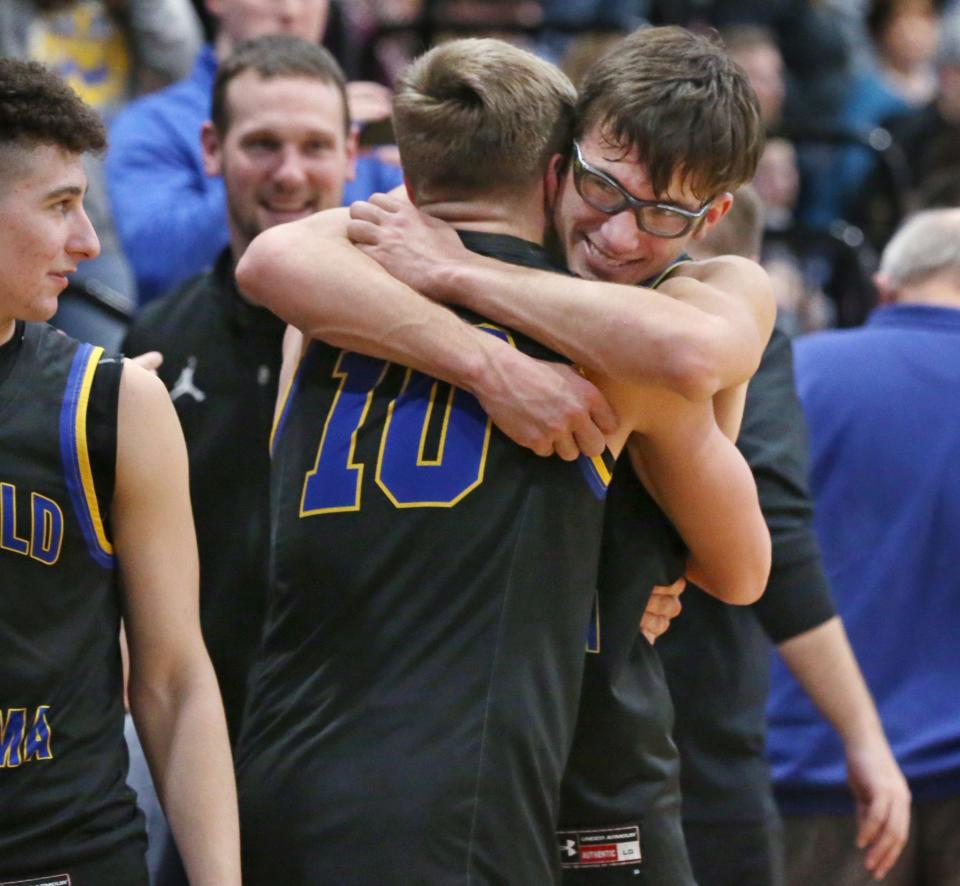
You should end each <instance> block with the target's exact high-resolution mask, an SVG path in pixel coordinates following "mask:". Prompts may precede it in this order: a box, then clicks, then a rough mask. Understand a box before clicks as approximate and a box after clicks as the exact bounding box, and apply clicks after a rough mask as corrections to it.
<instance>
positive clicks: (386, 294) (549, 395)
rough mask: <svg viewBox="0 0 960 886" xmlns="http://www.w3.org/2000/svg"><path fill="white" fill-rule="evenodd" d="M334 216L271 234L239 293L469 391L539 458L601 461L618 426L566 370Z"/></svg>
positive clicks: (354, 346) (309, 331) (247, 263)
mask: <svg viewBox="0 0 960 886" xmlns="http://www.w3.org/2000/svg"><path fill="white" fill-rule="evenodd" d="M346 221H347V215H346V210H339V209H334V210H330V211H328V212H323V213H318V214H317V215H314V216H311V217H309V218H306V219H303V220H302V221H298V222H294V223H292V224H286V225H279V226H277V227H275V228H271V229H270V230H268V231H265V232H264V233H263V234H261V235H260V236H259V237H257V238H256V239H255V240H254V241H253V243H251V244H250V246H249V248H248V249H247V251H246V253H245V254H244V255H243V257H242V258H241V260H240V262H239V264H238V266H237V281H238V284H239V286H240V288H241V289H242V290H243V291H244V292H245V293H246V294H247V295H249V296H250V297H251V298H252V299H254V300H255V301H256V302H258V303H260V304H262V305H264V306H265V307H267V308H269V309H270V310H271V311H273V313H275V314H276V315H277V316H279V317H280V318H281V319H283V320H285V321H286V322H287V323H290V324H291V325H293V326H295V327H297V328H298V329H300V330H301V331H302V332H303V333H304V335H306V336H307V337H308V338H316V339H320V340H322V341H325V342H327V343H328V344H331V345H334V346H335V347H340V348H346V349H349V350H353V351H358V352H359V353H363V354H369V355H370V356H373V357H379V358H381V359H385V360H391V361H393V362H396V363H401V364H403V365H405V366H410V367H413V368H414V369H418V370H420V371H422V372H425V373H427V374H428V375H432V376H434V377H435V378H439V379H442V380H444V381H448V382H451V383H452V384H455V385H457V386H459V387H461V388H464V389H465V390H468V391H470V392H471V393H472V394H474V395H475V396H476V397H477V399H478V400H479V401H480V403H481V405H482V406H483V407H484V409H485V410H486V412H487V414H488V415H490V417H491V418H492V419H493V421H494V422H495V423H496V425H497V426H498V427H499V428H500V430H502V431H503V432H504V433H505V434H507V436H509V437H510V438H511V439H513V440H514V441H515V442H517V443H519V444H520V445H522V446H527V447H529V448H531V449H533V450H534V451H535V452H537V453H538V454H540V455H552V454H553V453H554V451H556V452H557V454H559V455H561V456H562V457H564V458H576V456H577V455H578V454H579V452H581V451H582V452H584V453H586V454H589V455H598V454H599V453H600V452H602V451H603V448H604V440H603V433H604V432H606V431H609V430H611V429H612V428H614V427H615V426H616V417H615V416H614V415H613V412H612V410H611V409H610V407H609V405H608V404H607V402H606V401H605V400H604V399H603V397H602V396H601V395H600V393H599V391H597V389H596V388H595V387H594V386H593V385H592V384H590V383H589V382H588V381H586V379H583V378H581V377H580V376H579V375H578V374H577V373H576V372H575V371H574V370H572V369H571V368H570V367H568V366H563V365H560V364H557V363H547V362H543V361H540V360H533V359H531V358H530V357H528V356H526V355H524V354H522V353H520V352H519V351H518V350H517V349H515V348H513V347H511V346H510V345H508V344H507V343H506V342H504V341H503V340H502V339H500V338H498V337H497V336H493V335H489V334H487V333H485V332H483V331H482V330H481V329H480V328H479V327H476V326H472V325H470V324H469V323H466V322H464V321H463V320H461V319H460V318H459V317H457V315H456V314H454V313H453V312H452V311H450V310H449V309H448V308H445V307H443V306H442V305H438V304H435V303H434V302H431V301H430V300H429V299H426V298H424V297H423V296H422V295H420V294H419V293H417V292H415V291H414V290H412V289H410V288H409V287H408V286H406V285H405V284H403V283H401V282H400V281H399V280H395V279H394V278H393V277H391V276H390V275H389V274H388V273H387V272H386V271H384V270H383V268H381V267H380V266H379V265H378V264H377V263H376V262H375V261H373V259H371V258H368V257H367V256H365V255H363V254H362V253H361V252H360V251H359V250H358V249H356V248H355V247H354V246H352V245H351V244H350V242H349V241H348V240H347V239H346V237H345V236H344V235H343V231H344V230H345V228H346Z"/></svg>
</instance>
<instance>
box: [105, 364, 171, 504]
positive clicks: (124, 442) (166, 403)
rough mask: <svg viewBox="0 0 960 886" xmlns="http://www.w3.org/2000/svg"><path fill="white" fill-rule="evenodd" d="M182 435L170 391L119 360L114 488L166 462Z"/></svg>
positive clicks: (145, 374) (123, 485) (149, 373)
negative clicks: (120, 364) (120, 368)
mask: <svg viewBox="0 0 960 886" xmlns="http://www.w3.org/2000/svg"><path fill="white" fill-rule="evenodd" d="M182 440H183V435H182V432H181V431H180V423H179V421H178V419H177V414H176V412H175V411H174V408H173V403H172V402H171V400H170V394H169V393H168V392H167V389H166V387H164V384H163V382H162V381H161V380H160V379H159V378H158V377H157V376H156V375H154V374H153V373H152V372H148V371H147V370H146V369H143V368H142V367H140V366H138V365H137V364H136V363H133V362H132V361H131V360H124V361H123V372H122V374H121V376H120V407H119V411H118V415H117V484H118V490H120V489H122V488H124V487H125V486H126V485H127V483H131V482H132V483H134V485H137V483H138V482H139V481H136V475H137V472H138V471H139V472H142V471H144V470H149V469H150V468H151V466H158V465H162V464H165V463H166V462H167V461H169V457H170V456H171V454H172V453H171V448H173V450H179V448H180V447H181V446H182Z"/></svg>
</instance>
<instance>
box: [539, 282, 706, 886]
mask: <svg viewBox="0 0 960 886" xmlns="http://www.w3.org/2000/svg"><path fill="white" fill-rule="evenodd" d="M671 267H673V266H671ZM664 276H665V275H661V277H660V279H663V278H664ZM658 282H659V280H657V281H651V282H648V283H647V284H646V285H648V286H651V285H656V283H658ZM685 557H686V549H685V547H684V545H683V542H682V540H681V539H680V537H679V535H678V534H677V532H676V530H675V529H674V528H673V525H672V524H671V523H670V522H669V520H668V519H667V517H666V516H665V515H664V514H663V512H662V511H661V510H660V508H659V507H658V506H657V504H656V503H655V502H654V500H653V499H652V498H651V497H650V495H649V493H648V492H647V491H646V489H645V488H644V486H643V484H642V483H641V482H640V481H639V480H638V479H637V477H636V474H635V473H634V471H633V467H632V466H631V464H630V460H629V459H628V458H626V457H625V458H623V459H621V460H620V461H619V462H618V464H617V466H616V469H615V471H614V475H613V480H612V482H611V484H610V488H609V491H608V495H607V501H606V513H605V517H604V529H603V544H602V548H601V559H600V570H599V576H598V583H597V584H598V595H597V601H598V607H597V618H596V622H595V624H594V626H593V630H592V631H591V637H590V640H589V641H588V649H587V657H586V665H585V670H584V679H583V691H582V693H581V697H580V712H579V716H578V719H577V727H576V733H575V738H574V743H573V747H572V748H571V752H570V758H569V761H568V765H567V771H566V772H565V774H564V779H563V788H562V793H561V812H560V822H559V827H558V838H559V848H560V861H561V864H562V866H563V882H564V884H567V883H570V884H579V883H581V882H582V883H584V884H600V883H602V884H613V883H631V882H643V883H649V884H651V886H653V884H657V886H660V884H664V886H668V884H669V886H680V884H683V883H686V882H692V879H691V878H690V875H689V866H688V862H687V859H686V854H685V851H684V848H683V835H682V830H681V822H680V781H679V776H680V769H679V755H678V753H677V748H676V745H675V744H674V741H673V738H672V736H671V733H672V729H673V706H672V704H671V701H670V694H669V691H668V688H667V683H666V678H665V675H664V672H663V668H662V666H661V664H660V659H659V657H658V655H657V653H656V651H655V649H654V647H653V646H651V645H650V644H649V643H648V642H647V640H646V638H645V637H644V636H643V635H642V634H641V633H640V632H639V624H640V619H641V617H642V615H643V611H644V609H645V608H646V605H647V601H648V600H649V597H650V594H651V592H652V590H653V586H654V585H665V584H671V583H672V582H674V581H675V580H676V579H677V578H679V577H680V576H681V575H682V574H683V570H684V565H685ZM639 876H642V877H643V879H641V880H638V879H637V877H639Z"/></svg>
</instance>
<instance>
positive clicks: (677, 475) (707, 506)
mask: <svg viewBox="0 0 960 886" xmlns="http://www.w3.org/2000/svg"><path fill="white" fill-rule="evenodd" d="M598 384H599V385H600V388H601V390H602V391H603V392H604V394H605V395H606V396H607V397H608V399H609V400H610V402H611V403H612V404H613V405H614V408H615V409H616V410H617V412H618V414H619V415H621V416H622V418H623V426H622V428H621V431H620V433H619V434H618V435H614V436H613V437H611V438H610V445H611V449H613V451H614V452H616V451H618V445H623V437H622V436H621V435H622V433H623V431H624V430H633V431H635V433H632V434H631V435H630V436H629V438H628V439H627V441H626V446H627V450H628V453H629V457H630V459H631V461H632V463H633V467H634V469H635V470H636V472H637V476H638V477H639V478H640V479H641V480H642V481H643V484H644V485H645V486H646V488H647V490H648V491H649V492H650V494H651V495H652V496H653V497H654V499H656V501H657V503H658V504H659V505H660V507H661V508H663V510H664V512H665V513H666V514H667V516H668V517H669V518H670V519H671V521H672V522H673V524H674V526H676V528H677V531H678V532H679V533H680V535H681V537H682V538H683V540H684V542H685V543H686V545H687V547H688V549H689V552H690V554H689V559H688V564H687V577H688V578H690V579H691V580H692V581H695V582H696V583H697V584H698V585H700V586H701V587H702V588H704V589H705V590H706V591H708V592H709V593H711V594H713V595H714V596H715V597H717V598H719V599H720V600H723V601H724V602H726V603H733V604H748V603H753V602H754V601H755V600H757V599H758V598H759V597H760V595H761V594H762V593H763V590H764V588H765V587H766V584H767V579H768V577H769V573H770V533H769V531H768V530H767V526H766V523H765V521H764V519H763V514H762V512H761V511H760V502H759V499H758V496H757V486H756V483H755V481H754V479H753V474H752V473H751V472H750V468H749V466H748V465H747V463H746V461H745V460H744V458H743V456H742V455H741V454H740V452H739V451H738V450H737V448H736V447H735V446H734V445H733V443H732V442H731V441H730V440H729V439H727V438H726V437H725V436H724V435H723V433H722V432H721V431H720V428H719V427H718V426H717V423H716V421H715V420H714V416H713V407H712V404H711V402H710V401H709V400H707V401H701V402H692V401H690V400H686V399H685V398H683V397H681V396H680V395H679V394H675V393H673V392H672V391H667V390H665V389H662V388H636V387H635V386H630V385H620V384H616V383H613V382H610V381H609V380H606V381H604V380H598Z"/></svg>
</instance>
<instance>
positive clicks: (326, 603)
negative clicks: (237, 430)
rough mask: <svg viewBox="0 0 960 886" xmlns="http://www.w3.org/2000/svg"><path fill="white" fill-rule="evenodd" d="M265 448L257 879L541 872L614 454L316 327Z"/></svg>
mask: <svg viewBox="0 0 960 886" xmlns="http://www.w3.org/2000/svg"><path fill="white" fill-rule="evenodd" d="M462 236H463V238H464V240H465V242H466V243H467V245H468V246H470V247H471V248H473V249H474V250H475V251H478V252H484V253H486V254H489V255H493V256H495V257H498V258H502V259H504V260H508V261H513V262H514V263H517V264H523V265H527V266H530V267H541V268H547V267H549V264H548V262H547V259H546V257H545V254H544V253H543V251H542V250H541V249H540V247H538V246H535V245H534V244H532V243H528V242H526V241H523V240H519V239H516V238H513V237H507V236H502V235H493V234H476V233H475V234H463V235H462ZM472 319H474V320H475V321H477V322H479V320H480V318H472ZM489 332H490V334H492V335H499V336H501V337H504V338H506V339H508V340H509V341H511V342H512V343H513V344H515V345H516V346H517V347H519V348H521V349H522V350H523V351H525V352H527V353H529V354H531V355H533V356H537V357H546V358H548V359H560V358H558V357H556V355H554V354H551V353H550V352H548V351H546V350H545V349H544V348H543V347H542V346H540V345H537V344H536V343H534V342H532V341H530V340H527V339H525V338H523V337H522V336H519V335H514V334H512V333H510V332H508V331H506V330H502V329H496V328H492V327H491V328H490V329H489ZM273 457H274V465H273V482H272V511H273V514H272V516H273V521H274V527H273V533H274V537H273V555H274V557H273V566H272V569H273V576H272V587H271V599H270V602H269V612H268V617H267V625H266V630H265V636H264V641H263V648H262V650H261V655H260V660H259V662H258V666H257V667H256V669H255V671H254V674H253V676H252V680H251V692H250V698H249V701H248V706H247V719H246V722H245V726H244V730H243V734H242V737H241V741H240V748H239V751H238V768H239V785H240V796H241V819H242V826H243V838H244V839H243V845H244V852H245V869H244V875H245V877H244V879H245V882H247V883H252V884H260V883H263V884H266V883H271V884H273V883H278V882H284V883H298V884H299V883H302V884H307V883H337V884H340V886H344V884H353V883H368V884H373V883H376V884H381V883H391V882H395V883H431V884H441V883H447V882H468V881H477V882H497V883H517V884H531V883H546V882H550V881H551V880H552V879H553V878H554V877H555V876H556V874H557V857H556V845H555V838H554V836H553V827H554V821H555V818H556V814H557V804H558V786H559V782H560V777H561V775H562V771H563V766H564V762H565V759H566V756H567V752H568V750H569V746H570V743H571V740H572V735H573V725H574V722H575V719H576V713H577V698H578V693H579V686H580V680H581V671H582V667H583V653H584V648H585V635H586V628H587V624H588V622H589V620H590V615H591V607H592V604H593V601H594V591H595V581H596V574H597V558H598V546H599V539H600V531H601V522H602V516H603V498H604V494H605V488H606V482H607V481H608V479H609V469H610V466H611V463H612V462H611V460H610V459H607V461H606V462H604V461H603V460H600V459H595V460H590V459H586V458H584V457H581V459H580V461H578V462H565V461H562V460H560V459H558V458H551V459H544V458H539V457H537V456H536V455H534V454H533V453H532V452H529V451H527V450H523V449H521V448H520V447H518V446H516V445H515V444H513V443H511V442H510V441H509V440H508V439H507V438H506V437H505V436H503V435H502V434H501V433H500V432H499V431H498V430H497V429H496V428H494V427H493V426H492V423H491V421H490V419H489V418H488V417H487V416H486V414H485V413H484V412H483V411H482V409H481V408H480V405H479V403H478V402H477V401H476V400H475V399H474V398H473V397H472V396H471V395H469V394H467V393H466V392H465V391H462V390H458V389H456V388H452V387H451V386H449V385H446V384H444V383H442V382H438V381H436V380H435V379H433V378H429V377H427V376H424V375H422V374H420V373H417V372H414V371H413V370H410V369H407V368H405V367H403V366H399V365H392V364H389V363H386V362H384V361H381V360H376V359H373V358H370V357H366V356H362V355H360V354H356V353H351V352H344V351H340V350H337V349H335V348H332V347H329V346H327V345H325V344H323V343H321V342H316V341H315V342H312V343H311V344H310V345H309V347H308V348H307V350H306V352H305V354H304V357H303V360H302V362H301V364H300V366H299V368H298V370H297V373H296V376H295V378H294V381H293V384H292V386H291V389H290V392H289V395H288V397H287V400H286V402H285V404H284V405H283V407H282V412H281V416H280V421H279V423H278V427H277V430H276V432H275V436H274V453H273Z"/></svg>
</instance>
